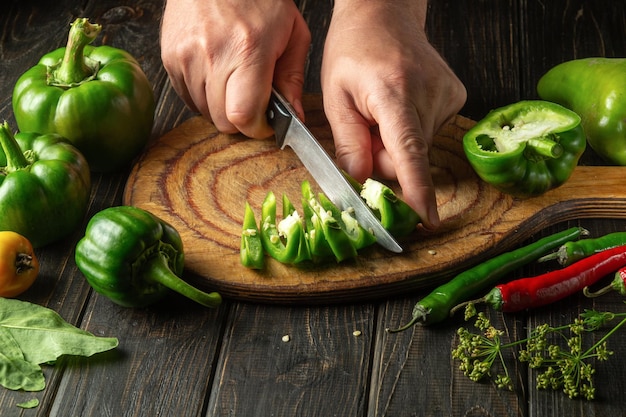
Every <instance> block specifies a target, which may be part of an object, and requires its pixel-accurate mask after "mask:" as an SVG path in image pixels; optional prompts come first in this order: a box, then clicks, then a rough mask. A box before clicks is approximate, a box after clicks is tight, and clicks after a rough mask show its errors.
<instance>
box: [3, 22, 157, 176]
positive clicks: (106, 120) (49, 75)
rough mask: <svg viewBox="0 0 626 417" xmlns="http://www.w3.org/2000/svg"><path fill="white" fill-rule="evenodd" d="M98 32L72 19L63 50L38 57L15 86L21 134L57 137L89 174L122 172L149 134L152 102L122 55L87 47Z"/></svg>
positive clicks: (137, 70) (132, 63)
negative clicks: (77, 154)
mask: <svg viewBox="0 0 626 417" xmlns="http://www.w3.org/2000/svg"><path fill="white" fill-rule="evenodd" d="M101 29H102V28H101V26H100V25H97V24H91V23H89V20H88V19H85V18H78V19H76V20H75V21H74V23H73V24H72V26H71V28H70V32H69V37H68V42H67V46H66V47H63V48H59V49H57V50H55V51H52V52H50V53H48V54H46V55H44V56H43V57H42V58H41V59H40V60H39V63H38V64H37V65H35V66H34V67H32V68H31V69H29V70H28V71H26V72H25V73H24V74H22V76H21V77H20V78H19V79H18V80H17V83H16V84H15V88H14V90H13V112H14V114H15V119H16V121H17V125H18V127H19V129H20V130H21V131H24V132H39V133H58V134H59V135H61V136H63V137H66V138H68V139H69V140H70V141H71V142H72V143H73V144H74V145H75V146H76V147H77V148H78V149H79V150H80V151H81V152H82V153H83V154H84V155H85V157H86V158H87V161H88V162H89V166H90V168H91V170H93V171H101V172H112V171H116V170H119V169H121V168H124V167H126V166H127V165H128V164H129V163H130V162H131V160H132V159H133V158H134V157H136V156H137V155H138V154H139V152H140V151H141V150H142V149H143V147H144V146H145V145H146V143H147V141H148V140H149V138H150V133H151V131H152V123H153V119H154V110H155V99H154V92H153V90H152V86H151V85H150V82H149V81H148V79H147V77H146V75H145V74H144V72H143V71H142V69H141V67H140V66H139V63H138V62H137V61H136V60H135V58H133V57H132V56H131V55H130V54H129V53H128V52H125V51H123V50H120V49H117V48H113V47H110V46H106V45H104V46H99V47H93V46H90V45H89V43H91V42H92V41H93V40H94V39H95V38H96V37H97V36H98V34H99V33H100V31H101Z"/></svg>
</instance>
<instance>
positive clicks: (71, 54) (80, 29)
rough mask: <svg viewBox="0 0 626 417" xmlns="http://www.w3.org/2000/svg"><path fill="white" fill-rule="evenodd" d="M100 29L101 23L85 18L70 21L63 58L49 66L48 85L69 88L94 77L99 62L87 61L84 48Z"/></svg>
mask: <svg viewBox="0 0 626 417" xmlns="http://www.w3.org/2000/svg"><path fill="white" fill-rule="evenodd" d="M101 30H102V26H101V25H98V24H92V23H90V22H89V19H87V18H78V19H76V20H75V21H74V23H72V25H71V28H70V32H69V36H68V38H67V46H66V47H65V54H64V56H63V60H62V61H61V62H60V63H59V64H58V65H56V66H55V67H51V68H49V73H48V84H49V85H55V86H58V87H66V88H69V87H72V86H74V85H78V84H80V83H82V82H83V81H87V80H90V79H93V78H94V77H95V75H96V73H97V72H98V69H99V66H100V63H99V62H91V61H88V60H87V59H86V57H85V54H84V50H85V46H86V45H88V44H90V43H91V42H92V41H93V40H94V39H95V38H96V37H97V36H98V34H99V33H100V31H101Z"/></svg>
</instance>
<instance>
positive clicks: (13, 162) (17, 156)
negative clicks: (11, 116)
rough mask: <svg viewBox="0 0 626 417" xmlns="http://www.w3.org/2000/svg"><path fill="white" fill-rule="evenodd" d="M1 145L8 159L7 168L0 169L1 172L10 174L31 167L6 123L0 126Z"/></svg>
mask: <svg viewBox="0 0 626 417" xmlns="http://www.w3.org/2000/svg"><path fill="white" fill-rule="evenodd" d="M0 145H2V150H3V151H4V154H5V156H6V159H7V165H6V167H4V168H1V167H0V171H5V172H6V173H10V172H14V171H18V170H20V169H22V168H26V167H27V166H28V165H29V163H28V160H27V159H26V157H25V156H24V153H23V152H22V149H20V145H19V144H18V143H17V141H16V140H15V136H13V133H11V130H10V129H9V124H8V123H7V122H6V121H5V122H4V123H3V124H2V125H0Z"/></svg>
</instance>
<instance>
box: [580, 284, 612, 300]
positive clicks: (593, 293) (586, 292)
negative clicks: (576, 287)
mask: <svg viewBox="0 0 626 417" xmlns="http://www.w3.org/2000/svg"><path fill="white" fill-rule="evenodd" d="M612 290H613V285H611V284H609V285H607V286H606V287H602V288H600V289H599V290H598V291H591V290H590V289H589V287H585V288H583V294H584V295H585V297H588V298H596V297H599V296H601V295H604V294H608V293H609V292H611V291H612Z"/></svg>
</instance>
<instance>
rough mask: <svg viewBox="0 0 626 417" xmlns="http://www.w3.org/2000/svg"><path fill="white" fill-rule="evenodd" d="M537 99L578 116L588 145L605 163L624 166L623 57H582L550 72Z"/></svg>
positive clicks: (625, 94) (541, 81)
mask: <svg viewBox="0 0 626 417" xmlns="http://www.w3.org/2000/svg"><path fill="white" fill-rule="evenodd" d="M537 92H538V93H539V97H541V98H542V99H544V100H549V101H553V102H555V103H559V104H561V105H563V106H565V107H567V108H568V109H571V110H573V111H574V112H576V113H578V115H579V116H580V117H581V121H582V125H583V129H584V130H585V134H586V135H587V141H588V143H589V146H590V147H591V148H592V149H593V150H594V151H595V152H596V153H597V154H598V155H600V156H601V157H602V158H603V159H604V160H605V161H607V162H609V163H612V164H617V165H626V58H585V59H575V60H572V61H568V62H564V63H562V64H559V65H557V66H555V67H554V68H552V69H551V70H549V71H548V72H547V73H546V74H545V75H544V76H543V77H541V78H540V79H539V83H538V84H537Z"/></svg>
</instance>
